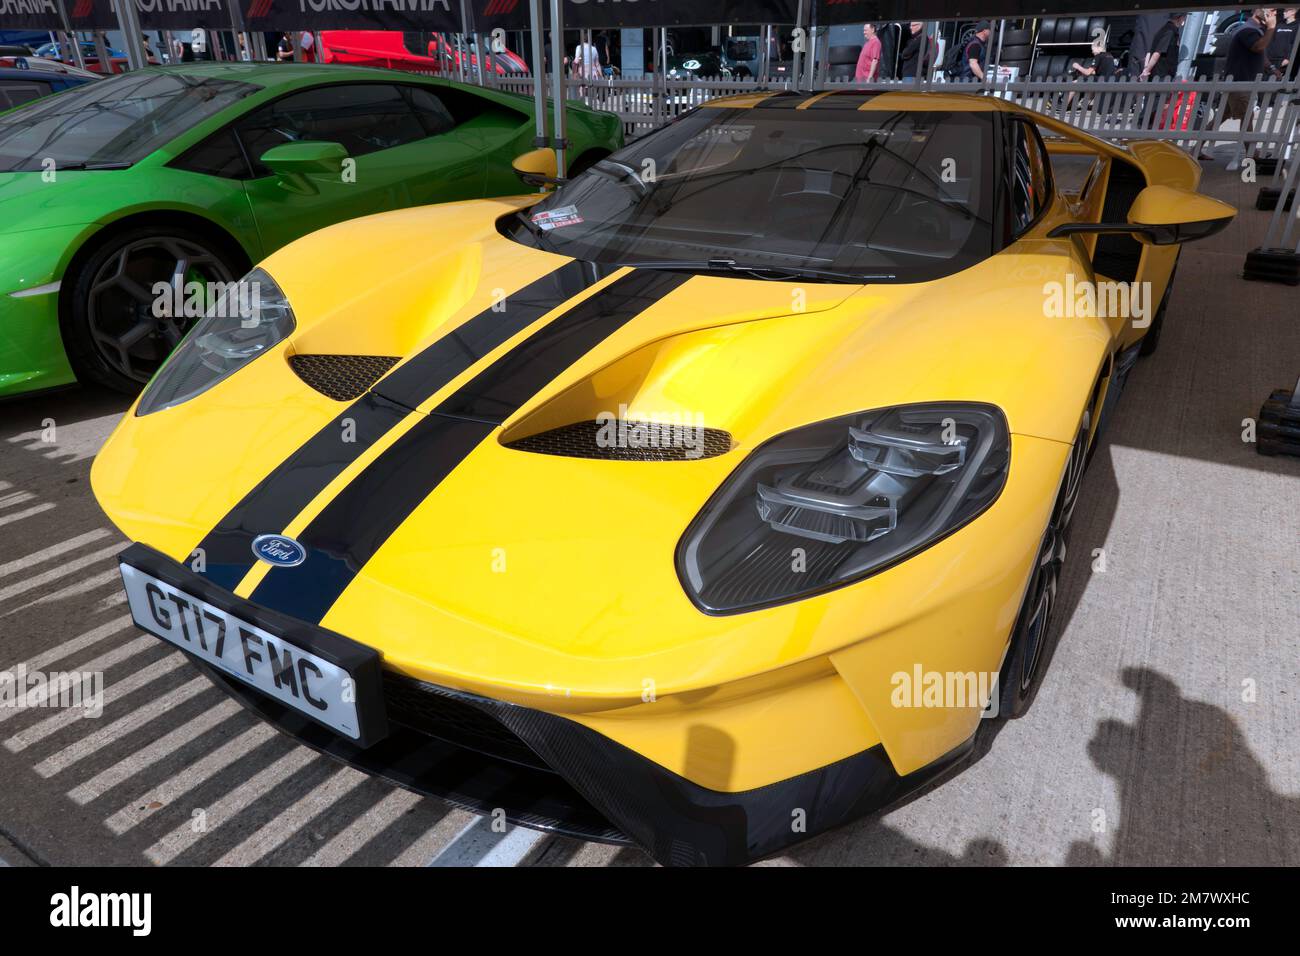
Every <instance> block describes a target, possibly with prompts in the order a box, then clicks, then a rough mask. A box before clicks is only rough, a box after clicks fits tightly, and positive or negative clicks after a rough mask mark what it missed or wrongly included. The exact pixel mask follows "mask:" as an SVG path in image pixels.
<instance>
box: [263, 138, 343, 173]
mask: <svg viewBox="0 0 1300 956" xmlns="http://www.w3.org/2000/svg"><path fill="white" fill-rule="evenodd" d="M347 158H348V151H347V150H346V149H344V148H343V146H342V144H340V143H325V142H301V143H281V144H280V145H279V146H272V147H271V148H270V149H268V150H267V151H266V152H265V153H263V154H262V155H261V157H260V159H261V162H262V165H264V166H266V167H267V168H268V169H270V170H271V172H273V173H275V174H276V175H277V176H282V177H285V178H295V177H298V176H303V175H306V174H308V173H333V174H338V173H340V172H342V171H343V160H345V159H347Z"/></svg>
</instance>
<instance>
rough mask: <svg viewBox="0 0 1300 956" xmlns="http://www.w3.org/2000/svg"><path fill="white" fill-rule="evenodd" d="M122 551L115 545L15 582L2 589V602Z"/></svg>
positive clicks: (0, 597)
mask: <svg viewBox="0 0 1300 956" xmlns="http://www.w3.org/2000/svg"><path fill="white" fill-rule="evenodd" d="M0 523H3V522H0ZM121 550H122V546H121V545H120V544H114V545H112V546H110V547H107V548H103V549H101V550H99V551H96V552H94V553H93V554H87V555H85V556H83V557H80V558H76V559H74V560H72V561H69V562H67V563H66V564H60V565H58V566H56V567H53V568H50V570H48V571H46V572H45V573H44V574H38V575H36V577H34V578H27V579H26V580H25V581H15V582H14V583H13V584H9V585H6V586H5V587H2V588H0V601H7V600H9V598H11V597H13V596H15V595H17V594H25V593H26V592H28V591H31V590H32V589H34V588H39V587H43V586H44V585H46V584H49V583H50V582H51V581H57V580H58V579H59V578H63V577H67V576H68V575H69V574H73V573H75V572H77V571H80V570H81V569H82V568H86V567H89V566H90V565H92V564H95V563H97V562H99V561H103V560H104V559H105V558H108V557H111V556H113V555H116V554H117V552H119V551H121Z"/></svg>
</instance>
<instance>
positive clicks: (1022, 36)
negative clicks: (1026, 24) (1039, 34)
mask: <svg viewBox="0 0 1300 956" xmlns="http://www.w3.org/2000/svg"><path fill="white" fill-rule="evenodd" d="M1033 42H1034V31H1033V30H1007V31H1006V32H1005V33H1003V34H1002V48H1003V49H1004V50H1005V49H1006V48H1007V47H1009V46H1025V45H1027V44H1030V43H1033Z"/></svg>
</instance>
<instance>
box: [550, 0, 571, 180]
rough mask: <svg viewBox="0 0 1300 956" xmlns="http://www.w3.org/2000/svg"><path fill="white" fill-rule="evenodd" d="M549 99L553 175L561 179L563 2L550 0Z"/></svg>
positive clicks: (563, 168) (563, 123) (563, 126)
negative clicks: (553, 162)
mask: <svg viewBox="0 0 1300 956" xmlns="http://www.w3.org/2000/svg"><path fill="white" fill-rule="evenodd" d="M551 91H552V92H551V97H552V99H553V100H554V101H555V102H554V103H553V104H552V108H553V109H554V111H555V123H554V126H553V128H552V136H551V146H553V147H554V148H555V175H557V176H559V177H560V178H561V179H563V178H564V173H565V168H566V167H565V155H564V154H565V150H566V148H567V147H568V145H569V144H568V143H567V142H565V139H564V137H565V133H566V131H567V130H566V126H565V116H564V0H551Z"/></svg>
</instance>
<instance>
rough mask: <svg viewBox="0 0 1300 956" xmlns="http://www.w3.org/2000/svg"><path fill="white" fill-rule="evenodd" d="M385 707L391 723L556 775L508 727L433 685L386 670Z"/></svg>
mask: <svg viewBox="0 0 1300 956" xmlns="http://www.w3.org/2000/svg"><path fill="white" fill-rule="evenodd" d="M384 705H385V707H386V709H387V711H388V719H389V720H392V721H394V722H395V723H399V724H402V725H403V726H406V727H410V728H411V729H412V730H416V731H419V732H420V733H422V734H428V735H429V736H430V737H437V738H438V739H439V740H445V741H447V742H448V743H451V744H455V745H456V746H458V747H465V748H466V749H468V750H473V751H476V752H478V753H481V754H486V755H487V756H489V757H495V758H497V759H498V760H507V761H510V762H511V763H517V764H522V765H523V766H525V767H532V768H534V769H536V770H545V771H546V772H547V773H554V772H555V771H553V770H552V769H551V768H550V767H549V766H547V764H546V762H545V761H544V760H542V758H541V757H539V756H537V754H536V753H534V752H533V749H532V748H531V747H529V746H528V744H526V743H524V742H523V740H521V739H520V738H519V737H518V736H516V735H515V734H514V732H513V731H511V730H510V729H509V728H507V727H506V726H505V724H503V723H501V722H500V721H499V720H497V719H496V718H495V717H493V716H492V715H491V714H489V713H487V712H486V711H483V710H480V709H479V708H478V707H475V706H474V705H473V704H471V703H468V702H467V701H465V700H463V699H461V698H459V697H457V696H455V695H454V694H452V693H450V692H447V691H444V690H443V689H442V688H439V687H435V686H434V685H433V684H426V683H424V682H423V681H417V680H413V679H412V678H409V677H404V676H402V675H399V674H394V673H392V672H391V671H385V672H384Z"/></svg>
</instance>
